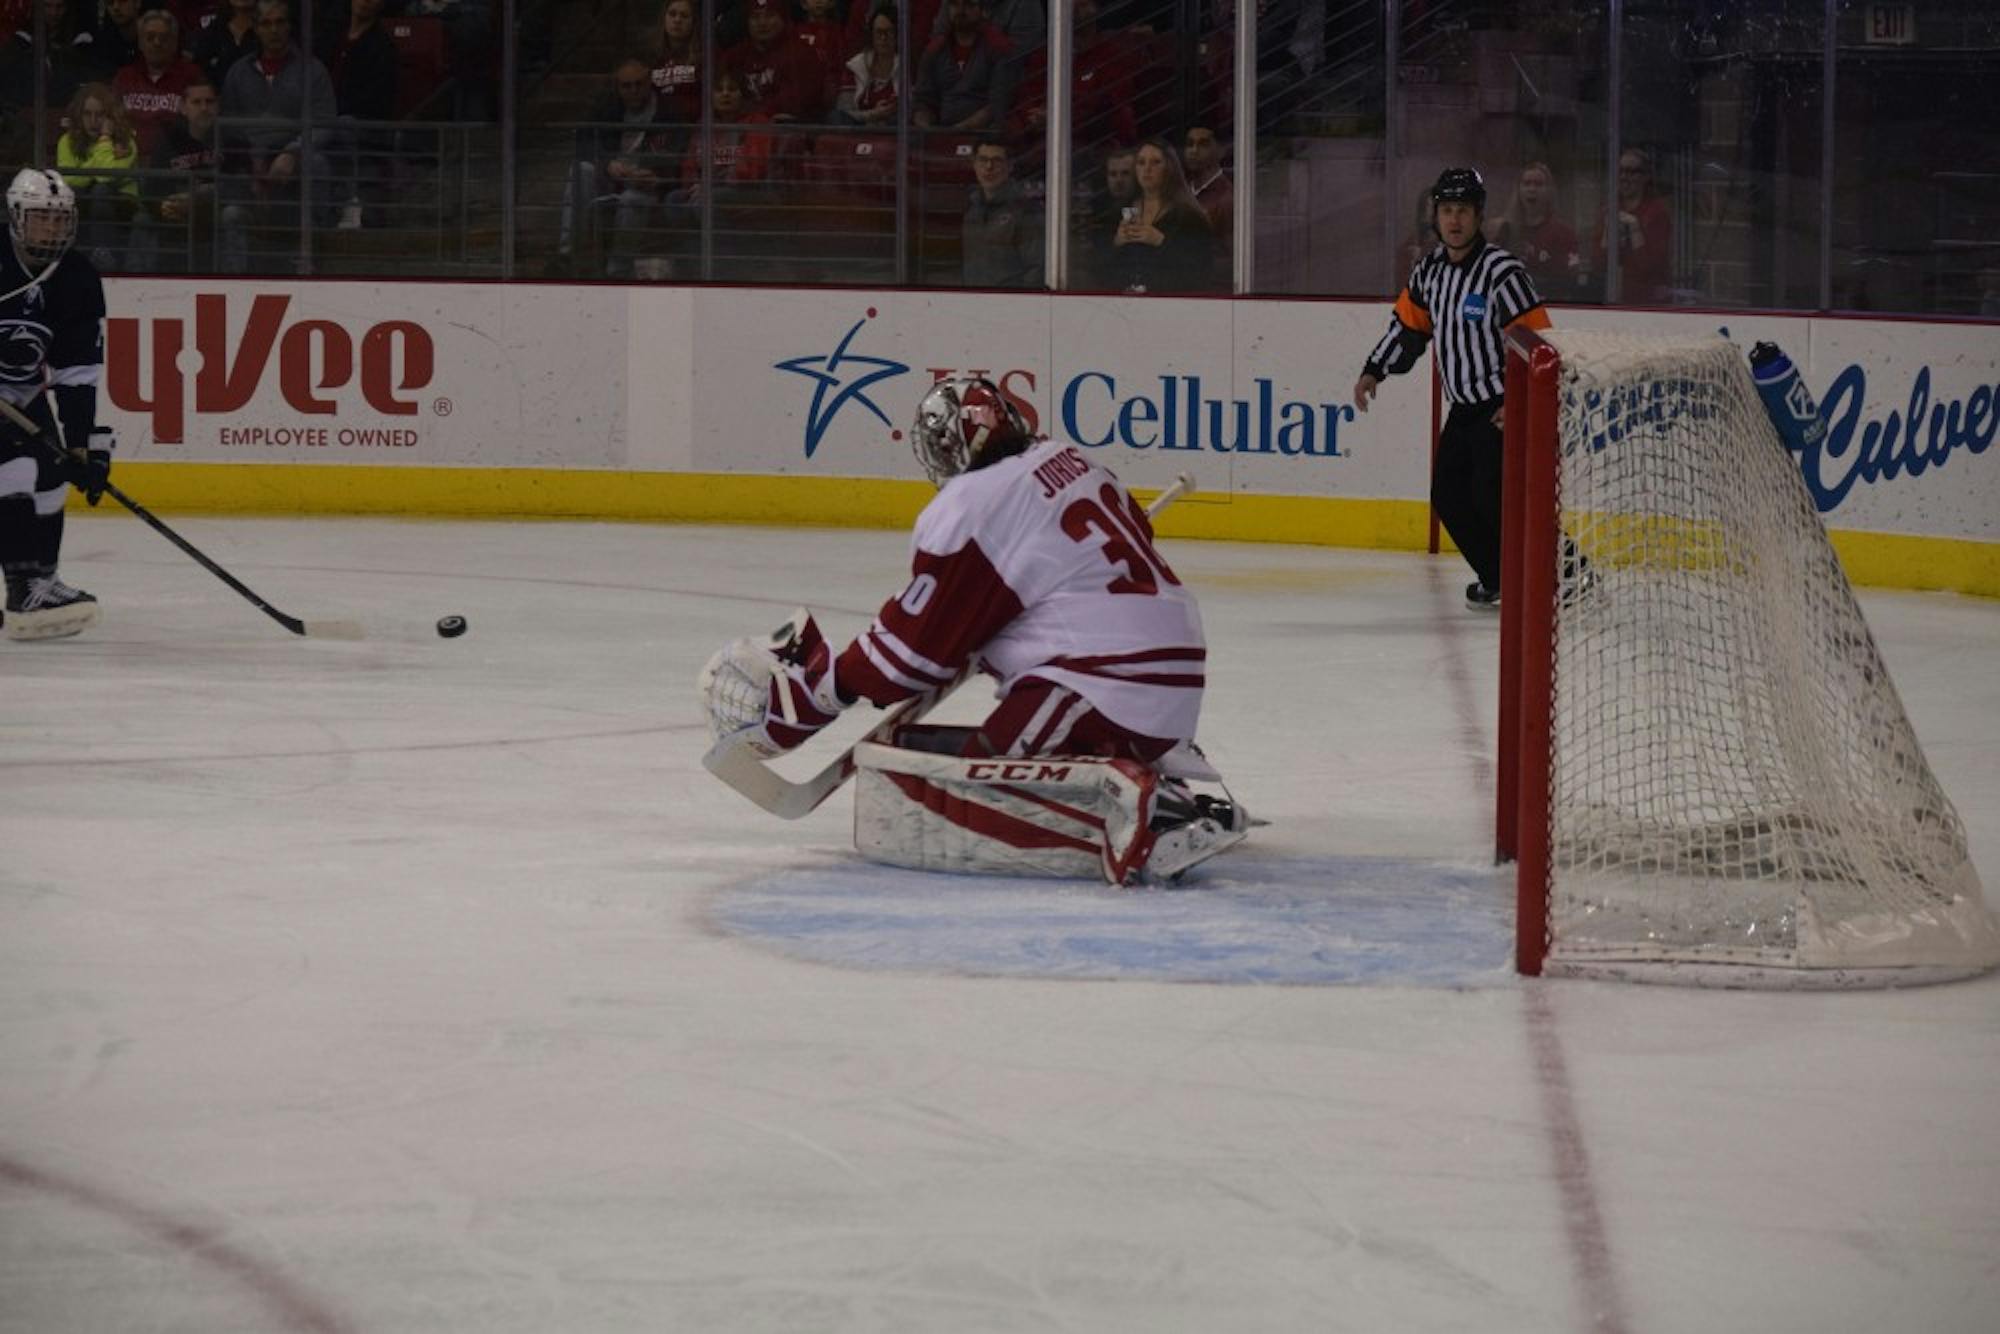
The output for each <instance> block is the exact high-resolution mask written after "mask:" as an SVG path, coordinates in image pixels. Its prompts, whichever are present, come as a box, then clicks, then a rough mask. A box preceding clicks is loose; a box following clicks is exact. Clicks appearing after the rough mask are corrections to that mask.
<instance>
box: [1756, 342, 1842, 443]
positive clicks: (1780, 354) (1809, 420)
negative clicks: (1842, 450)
mask: <svg viewBox="0 0 2000 1334" xmlns="http://www.w3.org/2000/svg"><path fill="white" fill-rule="evenodd" d="M1750 376H1751V378H1752V379H1753V380H1755V381H1756V382H1757V396H1758V397H1759V398H1761V399H1763V400H1764V411H1765V413H1766V414H1767V415H1768V416H1769V417H1770V418H1771V424H1772V425H1773V426H1775V427H1777V428H1778V439H1780V440H1782V441H1784V442H1785V448H1787V449H1789V450H1792V451H1793V452H1794V453H1796V452H1798V451H1800V450H1803V449H1808V448H1813V447H1816V446H1817V445H1818V444H1819V442H1820V441H1821V440H1823V439H1824V438H1825V437H1826V422H1825V421H1824V420H1822V419H1821V417H1820V415H1819V404H1818V403H1816V402H1814V401H1813V396H1812V391H1811V390H1810V389H1807V388H1806V382H1805V381H1804V380H1802V379H1800V378H1799V368H1798V367H1796V366H1794V365H1793V364H1792V359H1791V358H1790V357H1788V356H1786V355H1785V353H1784V349H1783V348H1780V347H1779V346H1778V345H1777V344H1776V343H1759V344H1757V345H1756V346H1755V347H1753V348H1751V349H1750Z"/></svg>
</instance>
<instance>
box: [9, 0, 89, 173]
mask: <svg viewBox="0 0 2000 1334" xmlns="http://www.w3.org/2000/svg"><path fill="white" fill-rule="evenodd" d="M40 3H41V9H42V23H43V28H44V32H45V34H46V38H47V42H46V45H45V46H44V47H43V49H42V54H41V55H40V57H39V58H38V57H37V55H36V52H35V25H34V24H33V22H26V23H23V24H22V25H21V26H20V27H18V28H16V29H15V30H14V33H13V35H12V36H11V37H9V38H8V39H7V42H6V45H5V49H4V50H0V161H6V162H12V163H21V162H27V161H29V160H31V159H33V158H34V157H35V153H36V145H35V126H34V116H35V67H36V66H37V65H38V64H39V65H40V66H41V68H42V77H43V81H44V82H43V97H44V99H45V101H44V103H43V108H44V110H45V111H46V112H47V113H48V114H47V116H46V122H47V132H48V133H49V134H51V135H52V134H54V132H55V127H56V126H57V124H58V123H59V122H60V121H61V119H62V114H63V110H64V108H66V107H68V106H69V102H70V98H71V97H73V96H75V94H76V89H77V85H79V84H81V83H83V82H85V81H86V80H87V79H88V78H89V77H90V69H91V62H90V59H89V55H88V53H89V50H90V40H91V39H90V34H89V33H87V32H79V31H77V28H76V25H75V24H74V23H73V22H71V19H70V15H69V8H68V3H67V0H40ZM42 142H43V143H44V144H46V143H47V142H48V141H47V139H46V138H44V139H43V140H42Z"/></svg>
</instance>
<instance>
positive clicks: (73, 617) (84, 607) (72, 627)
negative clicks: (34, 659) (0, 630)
mask: <svg viewBox="0 0 2000 1334" xmlns="http://www.w3.org/2000/svg"><path fill="white" fill-rule="evenodd" d="M97 612H98V608H97V599H96V598H94V597H92V596H91V595H90V594H88V593H86V592H84V591H83V590H82V589H80V588H72V587H70V586H69V585H68V584H66V583H64V582H63V581H62V580H60V579H58V578H56V576H55V575H53V574H49V575H42V576H40V577H38V578H24V579H16V578H15V577H13V576H12V575H10V576H9V577H8V579H7V614H6V625H5V629H6V632H7V638H9V639H67V638H68V637H69V636H71V635H75V634H81V633H82V632H83V631H85V630H87V629H88V628H90V627H91V626H92V625H94V624H96V622H97Z"/></svg>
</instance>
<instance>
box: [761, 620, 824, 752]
mask: <svg viewBox="0 0 2000 1334" xmlns="http://www.w3.org/2000/svg"><path fill="white" fill-rule="evenodd" d="M817 636H818V632H817V628H815V630H814V640H815V642H813V644H812V645H811V647H810V648H808V649H802V650H800V652H801V653H802V656H803V661H797V662H794V661H786V662H785V664H784V666H783V667H782V668H780V669H779V670H778V671H777V672H774V673H773V674H772V676H771V692H770V699H769V701H768V703H767V704H766V705H765V708H764V721H763V723H762V725H761V727H760V736H759V738H758V739H759V740H760V741H761V742H763V743H765V744H766V745H768V747H769V749H768V750H767V751H766V753H769V754H775V753H778V752H782V751H787V750H796V749H797V748H798V747H800V746H802V745H804V744H805V743H806V742H807V741H808V740H809V739H811V737H812V736H813V735H814V734H815V733H817V732H818V731H819V730H820V729H821V728H823V727H825V726H826V725H827V724H828V723H830V722H832V721H833V720H834V719H835V718H838V717H839V716H840V711H841V710H842V709H844V708H846V707H847V706H846V705H845V704H843V703H842V702H841V699H840V694H839V692H838V691H837V690H835V689H834V684H833V650H832V649H831V648H829V647H828V646H827V643H826V641H825V640H824V639H819V638H818V637H817ZM779 656H780V658H781V659H782V658H787V657H789V656H790V655H789V654H787V653H785V652H784V651H783V650H781V651H780V654H779ZM753 744H755V743H753ZM758 749H760V750H764V749H765V745H758Z"/></svg>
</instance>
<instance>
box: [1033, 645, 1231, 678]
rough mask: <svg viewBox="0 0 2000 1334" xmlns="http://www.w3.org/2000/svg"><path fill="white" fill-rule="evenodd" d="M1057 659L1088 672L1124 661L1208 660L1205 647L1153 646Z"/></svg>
mask: <svg viewBox="0 0 2000 1334" xmlns="http://www.w3.org/2000/svg"><path fill="white" fill-rule="evenodd" d="M1055 661H1057V662H1059V663H1061V664H1062V665H1063V666H1065V667H1067V668H1069V669H1070V670H1071V671H1076V672H1088V671H1094V670H1095V669H1097V668H1099V667H1116V666H1119V665H1120V664H1123V663H1133V664H1138V663H1145V662H1207V661H1208V650H1207V649H1205V648H1152V649H1146V650H1144V651H1142V652H1138V653H1097V654H1088V655H1084V656H1081V657H1070V658H1057V659H1055Z"/></svg>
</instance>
